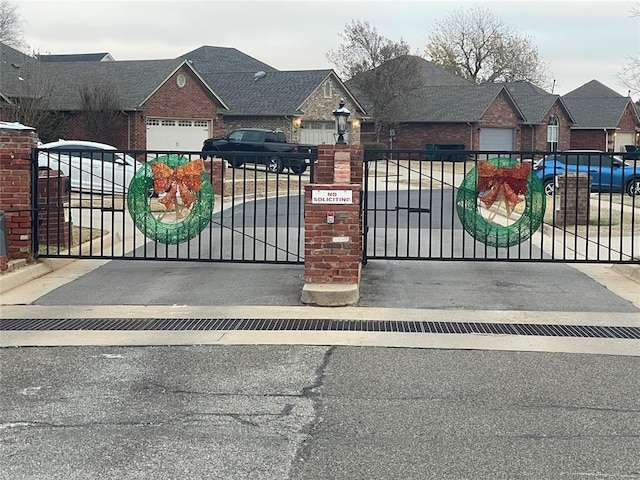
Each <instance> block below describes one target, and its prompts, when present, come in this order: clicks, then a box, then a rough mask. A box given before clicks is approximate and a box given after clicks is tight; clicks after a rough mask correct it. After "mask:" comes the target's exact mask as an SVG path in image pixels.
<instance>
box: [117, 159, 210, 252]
mask: <svg viewBox="0 0 640 480" xmlns="http://www.w3.org/2000/svg"><path fill="white" fill-rule="evenodd" d="M213 203H214V193H213V186H212V185H211V182H210V181H209V178H208V176H207V173H206V171H205V168H204V161H203V160H201V159H198V160H192V161H189V160H188V159H187V158H186V157H183V156H181V155H165V156H161V157H158V158H156V159H154V160H152V161H150V162H147V163H145V164H144V165H143V166H142V167H141V168H139V169H138V171H137V172H136V174H135V175H134V177H133V179H132V180H131V182H130V184H129V191H128V192H127V207H128V209H129V213H130V214H131V218H132V219H133V223H134V224H135V226H136V228H137V229H138V230H140V231H141V232H142V233H143V234H144V235H145V236H146V237H149V238H151V239H152V240H155V241H157V242H160V243H165V244H177V243H182V242H186V241H188V240H191V239H192V238H195V237H196V236H197V235H198V234H199V233H200V232H201V231H202V230H203V229H204V228H205V227H206V226H207V225H208V224H209V222H210V221H211V214H212V212H213Z"/></svg>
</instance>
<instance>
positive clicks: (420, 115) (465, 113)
mask: <svg viewBox="0 0 640 480" xmlns="http://www.w3.org/2000/svg"><path fill="white" fill-rule="evenodd" d="M502 91H504V92H505V93H506V95H507V96H510V94H509V92H508V91H507V90H506V89H505V88H504V87H503V86H502V85H500V84H496V83H488V84H484V85H475V84H467V85H449V86H436V87H424V88H422V89H420V90H418V91H416V92H415V93H413V94H411V95H408V96H406V97H403V98H402V99H400V101H399V102H398V103H397V104H396V105H395V107H394V109H395V111H396V112H398V113H397V116H396V118H397V121H398V122H426V123H439V122H451V123H460V122H477V121H479V120H480V119H481V118H482V115H483V114H484V113H485V111H486V110H487V108H488V107H489V106H490V105H491V103H492V102H493V101H494V100H495V99H496V98H497V97H498V95H499V94H500V92H502ZM516 109H517V107H516Z"/></svg>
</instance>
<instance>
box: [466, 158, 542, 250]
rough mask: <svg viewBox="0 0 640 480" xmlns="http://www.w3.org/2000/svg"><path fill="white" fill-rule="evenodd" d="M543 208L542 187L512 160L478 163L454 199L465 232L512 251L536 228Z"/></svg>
mask: <svg viewBox="0 0 640 480" xmlns="http://www.w3.org/2000/svg"><path fill="white" fill-rule="evenodd" d="M522 202H524V207H523V206H522V205H521V204H522ZM546 205H547V203H546V195H545V193H544V187H543V185H542V182H541V181H540V179H539V178H538V177H537V176H536V175H535V173H533V171H532V170H531V165H530V164H529V163H521V162H519V161H518V160H517V159H513V158H503V157H499V158H491V159H489V160H486V161H484V160H483V161H479V162H478V164H477V166H476V167H474V168H473V169H472V170H471V171H470V172H469V173H468V174H467V175H466V176H465V178H464V180H463V181H462V184H461V185H460V187H459V189H458V193H457V196H456V210H457V213H458V218H459V219H460V221H461V222H462V225H463V227H464V229H465V231H467V232H468V233H469V234H470V235H471V236H473V237H474V238H475V239H476V240H478V241H480V242H482V243H484V244H486V245H490V246H494V247H512V246H514V245H517V244H519V243H522V242H524V241H525V240H527V239H529V238H530V237H531V235H532V234H533V233H534V232H535V231H536V230H538V228H540V225H541V224H542V220H543V219H544V212H545V208H546ZM518 215H519V217H518V218H517V219H514V217H517V216H518Z"/></svg>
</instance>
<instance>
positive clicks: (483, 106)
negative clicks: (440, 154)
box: [395, 83, 572, 151]
mask: <svg viewBox="0 0 640 480" xmlns="http://www.w3.org/2000/svg"><path fill="white" fill-rule="evenodd" d="M524 87H526V86H521V85H515V86H514V85H512V84H498V83H491V84H484V85H472V84H469V85H453V86H436V87H425V88H423V89H422V90H421V91H420V92H416V93H415V94H413V95H411V96H410V97H407V98H405V99H403V103H402V106H401V108H399V110H400V111H402V113H401V115H402V116H400V117H398V124H397V127H396V128H395V133H396V138H395V141H396V148H401V149H405V148H406V149H424V148H425V147H426V145H427V144H429V143H435V144H458V145H462V146H464V147H463V148H464V149H466V150H494V151H510V150H523V151H531V150H548V149H553V150H555V149H556V148H561V149H562V148H568V147H569V135H570V129H569V127H570V124H571V121H572V117H571V115H570V113H569V112H568V111H567V109H566V107H565V106H564V104H563V103H562V100H561V99H560V97H559V96H558V95H549V94H544V95H542V94H539V93H536V94H532V95H527V94H526V93H527V92H526V88H524ZM550 123H553V124H554V127H555V128H554V129H549V124H550ZM551 131H553V132H556V137H554V138H555V140H554V141H555V143H554V144H552V143H551V142H550V140H549V138H548V132H551Z"/></svg>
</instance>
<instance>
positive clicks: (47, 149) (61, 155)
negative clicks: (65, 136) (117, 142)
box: [37, 140, 142, 195]
mask: <svg viewBox="0 0 640 480" xmlns="http://www.w3.org/2000/svg"><path fill="white" fill-rule="evenodd" d="M37 148H38V168H39V169H40V170H59V171H61V172H62V173H63V174H64V175H65V176H66V177H68V178H69V182H70V187H71V191H73V192H80V191H82V192H91V193H101V194H116V195H124V194H125V193H126V192H127V189H128V187H129V182H130V181H131V179H132V178H133V176H134V174H135V173H136V171H137V170H138V168H140V167H141V166H142V163H141V162H138V161H137V160H136V159H134V158H133V157H131V156H130V155H125V154H123V153H122V152H119V151H117V148H116V147H114V146H112V145H107V144H104V143H97V142H88V141H84V140H59V141H57V142H51V143H43V144H40V145H38V147H37Z"/></svg>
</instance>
